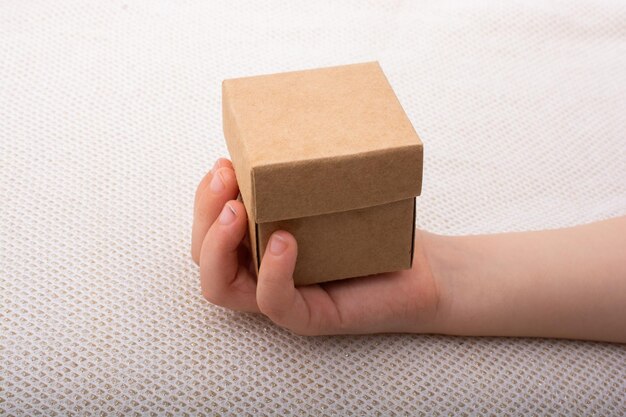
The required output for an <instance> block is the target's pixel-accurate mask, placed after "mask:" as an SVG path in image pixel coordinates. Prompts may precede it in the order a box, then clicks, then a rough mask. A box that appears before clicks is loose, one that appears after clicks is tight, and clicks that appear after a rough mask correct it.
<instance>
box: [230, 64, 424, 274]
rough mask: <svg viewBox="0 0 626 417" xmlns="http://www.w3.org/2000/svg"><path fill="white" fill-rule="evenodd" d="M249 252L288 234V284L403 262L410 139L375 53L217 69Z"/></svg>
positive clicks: (410, 192)
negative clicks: (292, 253)
mask: <svg viewBox="0 0 626 417" xmlns="http://www.w3.org/2000/svg"><path fill="white" fill-rule="evenodd" d="M222 104H223V124H224V135H225V137H226V142H227V145H228V150H229V152H230V154H231V157H232V161H233V165H234V167H235V172H236V176H237V181H238V182H239V187H240V192H241V196H242V199H243V202H244V205H245V207H246V210H247V214H248V219H249V229H250V240H251V246H252V254H253V257H254V263H255V265H256V267H257V271H258V267H259V266H260V262H261V261H262V259H261V258H262V255H263V253H264V252H265V247H266V245H267V243H268V240H269V237H270V235H271V234H272V232H274V231H276V230H279V229H282V230H286V231H288V232H290V233H292V234H293V235H294V236H295V238H296V240H297V241H298V259H297V262H296V270H295V273H294V279H295V281H296V284H297V285H304V284H311V283H316V282H324V281H330V280H336V279H342V278H350V277H357V276H362V275H369V274H374V273H380V272H388V271H395V270H400V269H407V268H410V267H411V263H412V259H413V238H414V227H415V226H414V225H415V197H416V196H418V195H419V194H420V191H421V183H422V155H423V149H422V143H421V141H420V139H419V137H418V136H417V133H416V132H415V130H414V129H413V126H412V125H411V123H410V121H409V119H408V118H407V116H406V114H405V112H404V110H403V109H402V106H401V105H400V103H399V102H398V99H397V97H396V96H395V94H394V92H393V90H392V89H391V86H390V85H389V82H388V81H387V78H386V77H385V75H384V73H383V71H382V69H381V68H380V66H379V65H378V63H376V62H370V63H363V64H354V65H345V66H339V67H331V68H321V69H314V70H307V71H296V72H288V73H281V74H272V75H262V76H255V77H246V78H238V79H231V80H225V81H224V82H223V83H222Z"/></svg>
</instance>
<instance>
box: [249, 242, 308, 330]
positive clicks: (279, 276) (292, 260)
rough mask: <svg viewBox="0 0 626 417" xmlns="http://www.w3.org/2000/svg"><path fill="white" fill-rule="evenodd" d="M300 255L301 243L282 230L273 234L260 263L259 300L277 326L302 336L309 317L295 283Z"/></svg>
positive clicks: (259, 303) (304, 302)
mask: <svg viewBox="0 0 626 417" xmlns="http://www.w3.org/2000/svg"><path fill="white" fill-rule="evenodd" d="M297 255H298V244H297V242H296V239H295V238H294V237H293V236H292V235H291V234H289V233H288V232H285V231H282V230H281V231H277V232H274V233H273V234H272V236H271V237H270V240H269V243H268V245H267V248H266V250H265V254H264V255H263V259H262V260H261V267H260V269H259V276H258V283H257V291H256V298H257V305H258V306H259V310H261V312H262V313H263V314H265V315H266V316H267V317H269V318H270V319H271V320H272V321H273V322H274V323H276V324H278V325H279V326H283V327H286V328H288V329H290V330H292V331H295V332H297V333H300V332H303V331H304V330H305V329H307V328H308V325H309V321H310V314H309V308H308V306H307V303H306V301H305V300H304V298H303V297H302V294H301V293H300V292H299V291H298V290H297V289H296V288H295V285H294V282H293V271H294V269H295V266H296V258H297Z"/></svg>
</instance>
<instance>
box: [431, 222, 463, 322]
mask: <svg viewBox="0 0 626 417" xmlns="http://www.w3.org/2000/svg"><path fill="white" fill-rule="evenodd" d="M420 235H421V236H420V239H421V241H422V247H421V248H422V251H423V254H424V260H425V263H426V264H427V266H428V269H429V272H430V274H431V275H432V279H433V282H434V285H435V287H436V289H437V303H436V306H437V307H436V313H435V315H434V317H433V322H432V325H431V326H430V329H429V332H431V333H439V334H458V333H459V329H458V327H459V326H458V324H459V323H458V322H459V320H458V317H457V316H458V314H456V312H457V311H462V310H464V307H463V305H466V304H467V303H468V301H467V299H468V298H470V297H471V293H472V291H471V289H469V288H464V286H465V285H466V284H467V283H468V279H467V277H468V273H469V272H468V271H470V270H471V263H472V262H471V260H472V255H471V254H469V251H468V248H467V245H466V244H464V241H463V240H461V239H459V238H457V237H451V236H443V235H437V234H434V233H428V232H425V231H422V232H421V233H420Z"/></svg>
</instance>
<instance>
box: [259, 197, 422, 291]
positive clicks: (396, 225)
mask: <svg viewBox="0 0 626 417" xmlns="http://www.w3.org/2000/svg"><path fill="white" fill-rule="evenodd" d="M277 230H286V231H287V232H289V233H291V234H292V235H294V237H295V238H296V240H297V242H298V259H297V262H296V269H295V272H294V280H295V283H296V285H308V284H314V283H320V282H326V281H333V280H338V279H345V278H353V277H359V276H363V275H371V274H376V273H382V272H390V271H398V270H401V269H408V268H410V267H411V264H412V260H413V245H414V233H415V199H414V198H409V199H406V200H400V201H396V202H393V203H388V204H382V205H379V206H373V207H367V208H363V209H358V210H350V211H343V212H338V213H330V214H324V215H320V216H311V217H302V218H297V219H290V220H281V221H277V222H269V223H260V224H254V223H253V224H250V233H251V236H250V237H251V239H250V240H251V243H252V246H253V248H252V251H253V256H254V258H255V259H254V262H255V265H256V266H257V268H258V266H259V265H260V263H259V259H261V258H262V254H263V253H264V252H265V248H266V246H267V243H268V241H269V238H270V236H271V234H272V233H273V232H275V231H277ZM261 262H262V259H261Z"/></svg>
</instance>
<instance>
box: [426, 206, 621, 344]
mask: <svg viewBox="0 0 626 417" xmlns="http://www.w3.org/2000/svg"><path fill="white" fill-rule="evenodd" d="M425 239H426V240H427V243H426V250H427V252H428V258H429V263H430V266H431V269H432V273H433V274H434V275H435V276H436V278H437V282H439V287H440V298H441V301H440V306H439V316H438V323H437V326H438V330H439V331H440V332H441V333H446V334H458V335H497V336H532V337H559V338H574V339H591V340H606V341H615V342H626V217H622V218H617V219H612V220H607V221H604V222H598V223H594V224H590V225H583V226H578V227H573V228H568V229H559V230H547V231H539V232H524V233H505V234H496V235H483V236H464V237H445V236H436V235H427V236H426V237H425Z"/></svg>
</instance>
